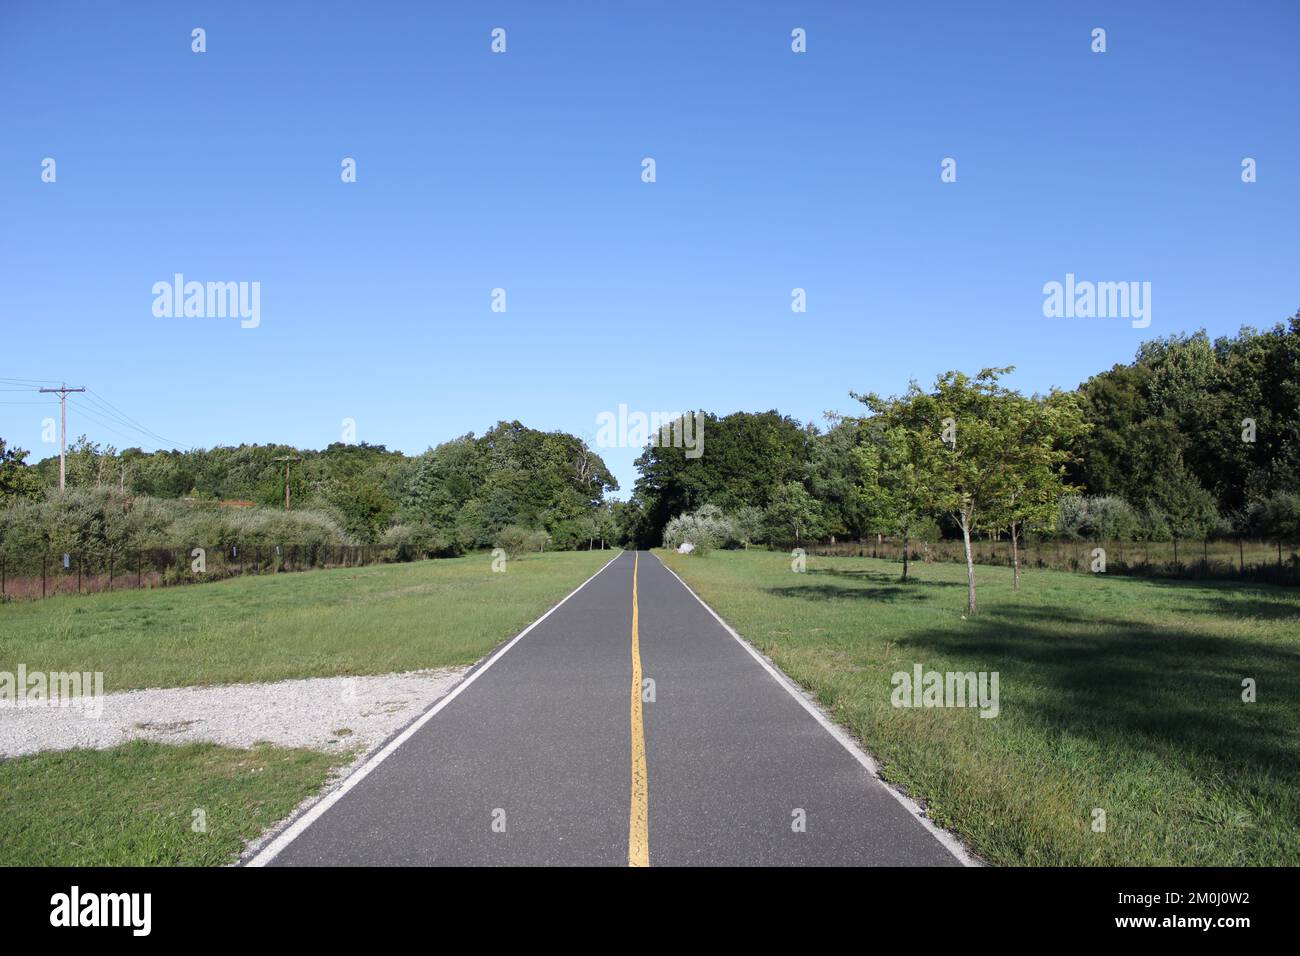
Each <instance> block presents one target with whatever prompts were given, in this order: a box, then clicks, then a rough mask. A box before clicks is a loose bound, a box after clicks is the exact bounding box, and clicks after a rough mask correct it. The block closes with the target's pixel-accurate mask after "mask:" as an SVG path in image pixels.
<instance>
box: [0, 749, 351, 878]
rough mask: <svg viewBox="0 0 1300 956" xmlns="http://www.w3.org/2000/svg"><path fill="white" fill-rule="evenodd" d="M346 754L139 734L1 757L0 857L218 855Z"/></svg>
mask: <svg viewBox="0 0 1300 956" xmlns="http://www.w3.org/2000/svg"><path fill="white" fill-rule="evenodd" d="M343 759H344V758H343V757H341V756H340V755H337V754H322V753H316V752H315V751H311V750H290V749H285V748H282V747H271V746H260V747H254V748H251V749H247V750H242V749H237V748H232V747H219V746H217V745H216V744H187V745H185V746H181V747H177V746H172V745H169V744H158V743H151V742H147V741H143V740H137V741H134V742H132V743H128V744H123V745H122V746H120V747H114V748H113V749H111V750H103V751H97V750H70V751H65V752H62V753H45V754H36V755H34V756H30V757H18V758H15V759H13V760H0V866H217V865H222V864H226V863H232V862H234V861H235V860H236V859H238V857H239V854H240V852H241V851H242V850H243V848H244V845H245V841H247V840H250V839H252V838H254V837H256V836H258V835H259V834H260V833H261V832H262V831H263V830H264V829H266V828H267V827H269V826H271V825H272V824H273V823H275V822H276V821H278V820H281V819H283V818H284V817H286V816H288V815H289V813H290V811H292V810H293V808H294V807H295V806H297V805H298V803H299V802H300V801H301V800H302V799H303V798H304V797H306V796H307V795H308V794H311V793H314V792H315V791H317V790H319V789H320V788H321V786H323V785H324V783H325V780H326V777H327V775H328V774H329V771H330V769H331V768H332V767H333V766H335V765H336V764H338V763H339V762H340V761H342V760H343Z"/></svg>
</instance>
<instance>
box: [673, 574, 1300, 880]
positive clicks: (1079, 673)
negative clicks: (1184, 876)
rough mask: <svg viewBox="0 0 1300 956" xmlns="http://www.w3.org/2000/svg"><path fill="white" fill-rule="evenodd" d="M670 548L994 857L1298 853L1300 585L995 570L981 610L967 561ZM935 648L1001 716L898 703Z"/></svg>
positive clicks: (886, 765)
mask: <svg viewBox="0 0 1300 956" xmlns="http://www.w3.org/2000/svg"><path fill="white" fill-rule="evenodd" d="M659 553H660V556H661V557H662V558H663V559H664V561H665V562H666V563H667V564H668V565H669V566H670V567H671V568H673V569H674V570H676V571H677V572H678V573H679V574H681V575H682V576H683V578H685V580H686V581H687V582H688V583H689V584H690V585H691V586H692V587H693V588H694V589H695V590H696V591H697V592H698V593H699V594H700V596H701V597H703V598H704V599H705V600H706V601H707V602H708V603H709V604H710V605H711V606H712V607H713V608H714V609H715V610H716V611H717V612H718V613H719V614H721V615H722V616H723V617H724V618H725V619H726V620H727V621H728V623H730V624H731V625H732V626H734V627H735V628H736V629H737V630H738V631H739V632H740V633H741V634H742V635H744V637H746V638H747V639H748V640H750V641H751V642H753V643H754V644H755V645H756V646H758V647H759V648H760V649H762V650H763V651H764V652H765V653H767V654H768V655H769V656H770V657H771V658H772V659H773V660H774V661H775V662H776V663H777V665H778V666H780V667H781V668H782V669H783V670H785V671H786V673H788V674H790V675H791V676H792V677H793V678H794V679H795V680H797V681H799V682H800V683H801V684H803V685H804V686H805V687H806V688H808V689H809V690H810V691H812V692H813V693H814V694H815V695H816V696H817V697H818V699H819V700H821V701H822V703H824V704H825V705H826V706H827V707H829V708H830V709H831V710H832V712H833V713H834V715H835V717H836V718H837V719H838V720H839V721H840V722H842V723H843V724H845V725H846V726H848V727H849V728H851V729H852V730H853V732H854V733H855V734H856V735H857V736H858V737H859V738H860V739H861V740H862V741H864V743H865V745H866V746H867V748H868V749H869V750H870V751H871V752H872V753H874V754H875V756H876V757H877V758H878V759H879V760H880V762H881V765H882V770H883V772H884V774H885V776H886V777H887V778H888V779H889V780H891V781H893V782H895V783H897V784H899V785H901V786H903V787H904V788H905V789H907V790H908V791H909V792H910V793H911V794H912V795H913V796H915V797H917V798H918V799H920V800H922V801H923V802H924V803H926V804H927V805H928V807H929V809H930V812H931V813H932V815H933V816H934V818H935V819H936V820H937V821H939V822H940V823H942V824H943V825H945V826H949V827H952V828H953V829H955V830H956V831H957V832H959V833H960V834H961V835H962V836H963V837H965V838H966V839H967V840H968V841H969V843H970V845H971V846H972V848H973V849H974V850H975V852H976V853H978V854H979V855H980V856H982V857H983V858H985V859H986V860H988V861H990V862H994V863H1000V864H1036V865H1067V866H1074V865H1125V864H1131V865H1159V864H1168V865H1230V866H1250V865H1266V864H1271V865H1296V864H1300V591H1296V590H1286V589H1282V588H1272V587H1253V586H1244V585H1240V584H1206V583H1189V582H1170V581H1143V580H1137V579H1133V578H1114V577H1112V578H1106V577H1103V576H1100V575H1093V576H1088V575H1080V574H1071V573H1068V572H1059V571H1029V572H1026V573H1025V574H1024V580H1023V585H1022V590H1021V591H1020V592H1018V593H1017V592H1013V591H1012V589H1011V573H1010V571H1009V570H1008V569H1004V568H986V567H985V568H978V569H977V577H978V580H979V582H980V602H981V606H980V613H979V614H978V615H977V616H976V617H974V618H971V619H969V620H966V619H963V617H962V615H963V613H964V612H965V568H964V567H962V566H959V565H952V564H933V565H913V570H914V574H915V577H916V580H915V581H913V582H911V583H909V584H906V585H904V584H901V583H900V582H899V572H900V565H898V564H895V563H892V562H886V561H882V560H874V559H871V558H816V557H810V558H809V559H808V566H807V573H804V574H794V573H792V571H791V562H790V558H789V556H787V555H784V554H780V553H772V552H759V551H749V552H715V553H713V554H709V555H707V556H705V557H698V556H694V555H690V556H687V555H678V554H674V553H671V552H667V553H666V552H659ZM917 663H919V664H922V665H923V666H924V667H925V668H926V669H927V670H938V671H998V672H999V674H1000V697H1001V701H1000V715H999V716H998V717H996V718H994V719H984V718H981V717H980V716H979V714H978V712H977V711H976V710H973V709H955V708H948V709H945V708H932V709H903V708H895V707H893V706H892V705H891V702H890V695H891V691H892V689H893V688H892V686H891V682H890V679H891V675H892V674H894V673H895V672H897V671H911V669H912V667H913V665H914V664H917ZM1243 678H1253V679H1254V680H1255V681H1256V685H1257V689H1258V700H1257V701H1256V702H1255V703H1245V702H1243V700H1242V680H1243ZM1098 808H1100V809H1102V810H1104V811H1105V813H1106V829H1105V832H1094V830H1093V820H1094V810H1096V809H1098Z"/></svg>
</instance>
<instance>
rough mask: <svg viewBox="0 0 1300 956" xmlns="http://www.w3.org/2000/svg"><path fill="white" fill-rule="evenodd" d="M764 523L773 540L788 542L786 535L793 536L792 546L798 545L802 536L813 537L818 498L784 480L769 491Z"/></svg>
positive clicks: (817, 523) (818, 519)
mask: <svg viewBox="0 0 1300 956" xmlns="http://www.w3.org/2000/svg"><path fill="white" fill-rule="evenodd" d="M765 520H766V523H767V527H768V529H769V531H770V534H771V537H772V539H773V540H774V541H779V540H781V539H782V538H786V540H789V538H788V537H787V535H793V537H794V542H795V544H799V543H800V542H801V541H803V539H804V538H805V537H814V536H816V534H817V531H818V529H819V528H820V526H821V513H820V508H819V507H818V504H817V499H815V498H814V497H813V496H812V495H810V494H808V492H807V490H806V489H805V488H804V486H803V485H801V484H799V483H798V482H796V481H787V482H785V483H784V484H781V485H779V486H777V488H776V490H775V491H773V492H772V499H771V501H770V502H768V505H767V509H766V511H765Z"/></svg>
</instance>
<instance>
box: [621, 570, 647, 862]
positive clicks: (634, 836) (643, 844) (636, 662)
mask: <svg viewBox="0 0 1300 956" xmlns="http://www.w3.org/2000/svg"><path fill="white" fill-rule="evenodd" d="M640 561H641V556H640V555H639V554H638V555H637V556H636V557H635V558H634V559H633V560H632V810H631V813H630V814H629V816H628V824H627V865H628V866H649V865H650V807H649V793H650V792H649V785H648V783H647V781H646V772H645V724H644V723H643V722H642V720H641V639H640V636H639V635H638V633H637V628H638V620H639V615H638V611H637V606H636V572H637V567H638V565H639V564H640Z"/></svg>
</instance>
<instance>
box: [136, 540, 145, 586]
mask: <svg viewBox="0 0 1300 956" xmlns="http://www.w3.org/2000/svg"><path fill="white" fill-rule="evenodd" d="M135 586H136V587H137V588H142V587H144V552H143V551H141V550H139V549H138V548H137V549H136V552H135Z"/></svg>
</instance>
